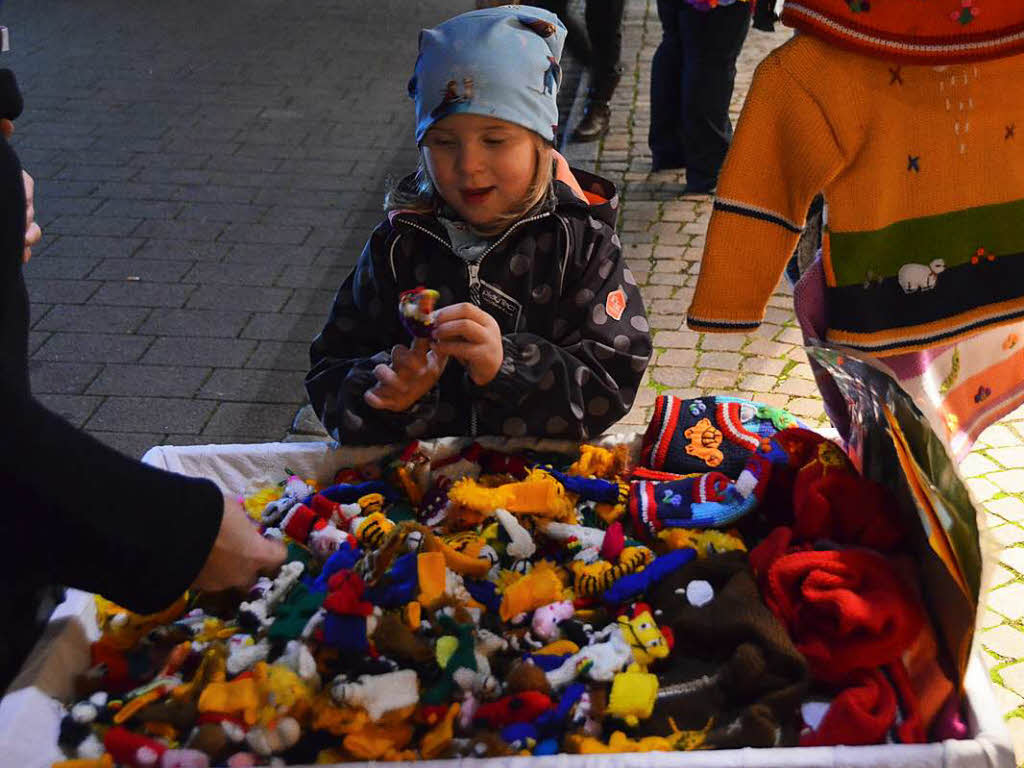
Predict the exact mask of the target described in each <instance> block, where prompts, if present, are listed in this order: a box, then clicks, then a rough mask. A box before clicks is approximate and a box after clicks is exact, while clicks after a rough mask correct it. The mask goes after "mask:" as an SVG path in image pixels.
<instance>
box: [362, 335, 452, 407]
mask: <svg viewBox="0 0 1024 768" xmlns="http://www.w3.org/2000/svg"><path fill="white" fill-rule="evenodd" d="M447 362H448V357H447V356H446V355H443V354H440V353H438V352H437V351H435V350H433V349H431V348H430V342H429V341H427V340H426V339H420V338H417V339H415V340H414V341H413V343H412V348H409V347H404V346H402V345H398V346H396V347H394V348H393V349H392V350H391V365H390V366H388V365H384V364H383V363H381V364H380V365H378V366H377V367H376V368H374V369H373V375H374V376H376V377H377V383H376V384H375V385H374V386H373V388H372V389H369V390H367V391H366V394H364V395H363V399H364V400H366V402H367V403H368V404H369V405H370V407H371V408H377V409H378V410H383V411H398V412H401V411H407V410H409V408H411V407H412V406H413V405H415V404H416V402H417V401H418V400H419V399H420V398H421V397H423V396H424V395H425V394H427V392H429V391H430V390H431V389H432V388H433V387H434V385H435V384H436V383H437V380H438V379H440V378H441V374H442V373H444V367H445V364H447Z"/></svg>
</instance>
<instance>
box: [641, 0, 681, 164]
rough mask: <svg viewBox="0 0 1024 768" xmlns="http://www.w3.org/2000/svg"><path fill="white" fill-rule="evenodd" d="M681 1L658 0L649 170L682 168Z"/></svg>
mask: <svg viewBox="0 0 1024 768" xmlns="http://www.w3.org/2000/svg"><path fill="white" fill-rule="evenodd" d="M683 2H684V0H658V19H660V20H661V42H660V43H659V44H658V49H657V50H656V51H655V52H654V58H653V59H652V60H651V127H650V130H649V131H648V132H647V146H649V147H650V148H651V170H652V171H661V170H664V169H666V168H685V167H686V144H685V143H684V140H683V76H684V73H683V49H682V39H681V38H680V36H679V16H680V14H681V13H682V5H683Z"/></svg>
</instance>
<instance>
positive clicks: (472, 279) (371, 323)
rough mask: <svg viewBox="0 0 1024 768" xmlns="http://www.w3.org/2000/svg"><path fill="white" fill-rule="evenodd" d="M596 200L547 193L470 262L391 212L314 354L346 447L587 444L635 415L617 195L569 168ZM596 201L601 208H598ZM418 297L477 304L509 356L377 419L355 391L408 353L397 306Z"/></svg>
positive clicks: (639, 326)
mask: <svg viewBox="0 0 1024 768" xmlns="http://www.w3.org/2000/svg"><path fill="white" fill-rule="evenodd" d="M573 173H574V174H575V175H576V177H577V179H578V180H579V182H580V185H581V186H582V187H583V188H584V189H586V190H590V191H591V192H594V193H596V194H597V195H598V196H599V197H600V198H602V199H603V202H598V203H597V204H594V205H589V204H588V203H586V202H584V201H582V200H579V199H578V198H577V197H576V196H575V195H574V194H573V193H572V191H571V190H570V189H569V187H568V186H566V185H565V184H563V183H562V182H560V181H556V182H555V185H554V187H555V195H554V197H553V198H552V199H549V200H548V201H547V202H546V203H544V204H542V205H541V206H540V207H539V209H537V210H535V211H534V212H533V213H532V214H531V215H528V216H526V217H524V218H522V219H520V220H519V221H517V222H516V223H515V224H513V225H512V226H511V227H510V228H509V229H508V230H506V232H505V233H504V234H503V235H502V236H501V237H499V238H498V239H497V240H495V242H494V243H493V244H491V246H490V247H489V248H488V249H487V250H486V251H485V252H484V253H483V255H481V256H480V257H479V258H478V259H476V260H475V261H471V262H467V261H466V260H465V259H463V258H461V257H459V256H458V255H457V254H456V253H455V252H454V251H453V249H452V244H451V241H450V239H449V237H448V233H447V231H446V230H445V228H444V226H443V225H442V224H441V223H440V222H438V220H437V219H436V218H435V217H432V216H426V215H421V214H416V213H412V212H407V211H397V212H392V214H391V215H390V216H389V217H388V219H387V220H385V221H384V222H383V223H381V224H380V225H379V226H378V227H377V228H376V229H375V230H374V231H373V234H372V235H371V236H370V239H369V241H368V242H367V244H366V247H365V248H364V249H363V253H362V256H360V258H359V263H358V264H357V265H356V268H355V270H354V271H353V272H352V274H351V275H349V277H348V278H347V279H346V280H345V282H344V283H343V284H342V286H341V288H340V289H339V290H338V294H337V296H336V297H335V300H334V306H333V307H332V309H331V314H330V318H329V320H328V322H327V325H326V326H325V327H324V329H323V331H321V332H320V335H319V336H317V338H316V339H314V341H313V344H312V347H311V349H310V359H311V363H312V369H311V370H310V372H309V373H308V374H307V376H306V390H307V391H308V392H309V398H310V402H312V404H313V408H314V409H315V410H316V412H317V415H318V416H319V417H320V419H321V420H322V421H323V422H324V425H325V426H326V427H327V429H328V430H329V431H330V432H331V434H332V435H333V436H334V437H335V439H337V440H339V441H340V442H342V443H348V444H366V443H386V442H400V441H403V440H408V439H409V438H418V437H437V436H443V435H470V436H476V435H506V436H509V437H519V436H523V435H530V436H535V437H557V438H568V439H581V438H582V439H586V438H588V437H593V436H596V435H598V434H600V433H601V432H603V431H604V430H605V429H606V428H607V427H608V426H609V425H611V424H612V423H614V422H615V421H616V420H618V419H619V418H621V417H622V416H623V415H624V414H625V413H626V412H627V411H628V410H629V409H630V406H632V404H633V400H634V398H635V397H636V393H637V389H638V388H639V386H640V380H641V379H642V378H643V374H644V370H645V369H646V367H647V362H648V360H649V358H650V355H651V338H650V333H649V328H648V324H647V317H646V314H645V312H644V305H643V299H642V298H641V297H640V291H639V289H638V288H637V285H636V280H635V279H634V278H633V275H632V273H631V272H630V271H629V269H628V268H627V267H626V265H625V261H624V258H623V255H622V250H621V247H620V243H619V238H618V235H616V234H615V229H614V224H615V215H616V210H615V208H616V207H617V195H616V193H615V188H614V186H613V185H612V184H611V183H610V182H608V181H606V180H605V179H601V178H599V177H597V176H593V175H591V174H588V173H584V172H582V171H576V170H574V171H573ZM595 199H596V198H595ZM421 285H422V286H426V287H429V288H434V289H436V290H438V291H439V293H440V294H441V298H440V300H439V302H438V306H447V305H450V304H456V303H461V302H472V303H474V304H477V305H478V306H480V307H482V308H483V309H485V310H486V311H487V312H488V313H490V314H491V315H492V316H493V317H494V319H495V320H497V322H498V325H499V327H500V328H501V333H502V346H503V351H504V357H503V361H502V365H501V369H500V370H499V372H498V375H497V376H496V377H495V378H494V380H493V381H491V382H490V383H489V384H487V385H486V386H483V387H478V386H476V385H475V384H473V382H472V381H471V380H470V378H469V376H468V375H467V374H466V371H465V369H464V368H463V367H462V366H461V365H459V364H458V362H457V361H455V360H450V361H449V362H448V367H447V368H446V369H445V371H444V373H443V374H442V376H441V379H440V381H439V382H438V385H437V386H436V387H434V389H433V390H432V391H431V392H429V393H428V394H427V395H425V396H424V397H423V398H422V399H421V400H420V401H419V402H418V403H416V404H415V405H414V406H413V407H412V408H410V409H409V410H408V411H404V412H401V413H395V412H391V411H384V410H376V409H374V408H371V407H370V406H369V405H367V404H366V402H365V401H364V400H363V393H364V392H365V391H366V390H367V389H369V388H371V387H372V386H373V385H374V384H375V382H376V379H375V377H374V375H373V369H374V367H375V366H376V365H378V364H379V363H389V362H390V358H391V349H392V347H394V346H395V345H398V344H408V343H409V342H410V336H409V333H408V332H407V331H406V330H405V329H404V328H403V326H402V324H401V321H400V319H399V316H398V295H399V293H401V292H402V291H404V290H408V289H410V288H415V287H417V286H421Z"/></svg>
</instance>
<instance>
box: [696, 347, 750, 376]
mask: <svg viewBox="0 0 1024 768" xmlns="http://www.w3.org/2000/svg"><path fill="white" fill-rule="evenodd" d="M742 359H743V358H742V357H741V356H740V355H739V353H737V352H703V353H701V356H700V359H699V361H698V363H697V364H698V366H699V367H700V368H703V369H708V368H710V369H718V370H723V371H733V372H734V371H737V370H738V369H739V365H740V361H741V360H742Z"/></svg>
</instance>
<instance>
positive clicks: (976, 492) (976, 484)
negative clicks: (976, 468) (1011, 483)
mask: <svg viewBox="0 0 1024 768" xmlns="http://www.w3.org/2000/svg"><path fill="white" fill-rule="evenodd" d="M964 484H965V485H966V486H967V488H968V489H969V490H970V492H971V496H973V497H974V500H975V501H985V500H986V499H990V498H992V497H993V496H995V495H996V494H997V493H999V488H998V487H996V486H995V485H993V484H992V483H990V482H989V481H988V480H987V479H985V478H984V477H968V478H966V479H965V480H964Z"/></svg>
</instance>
